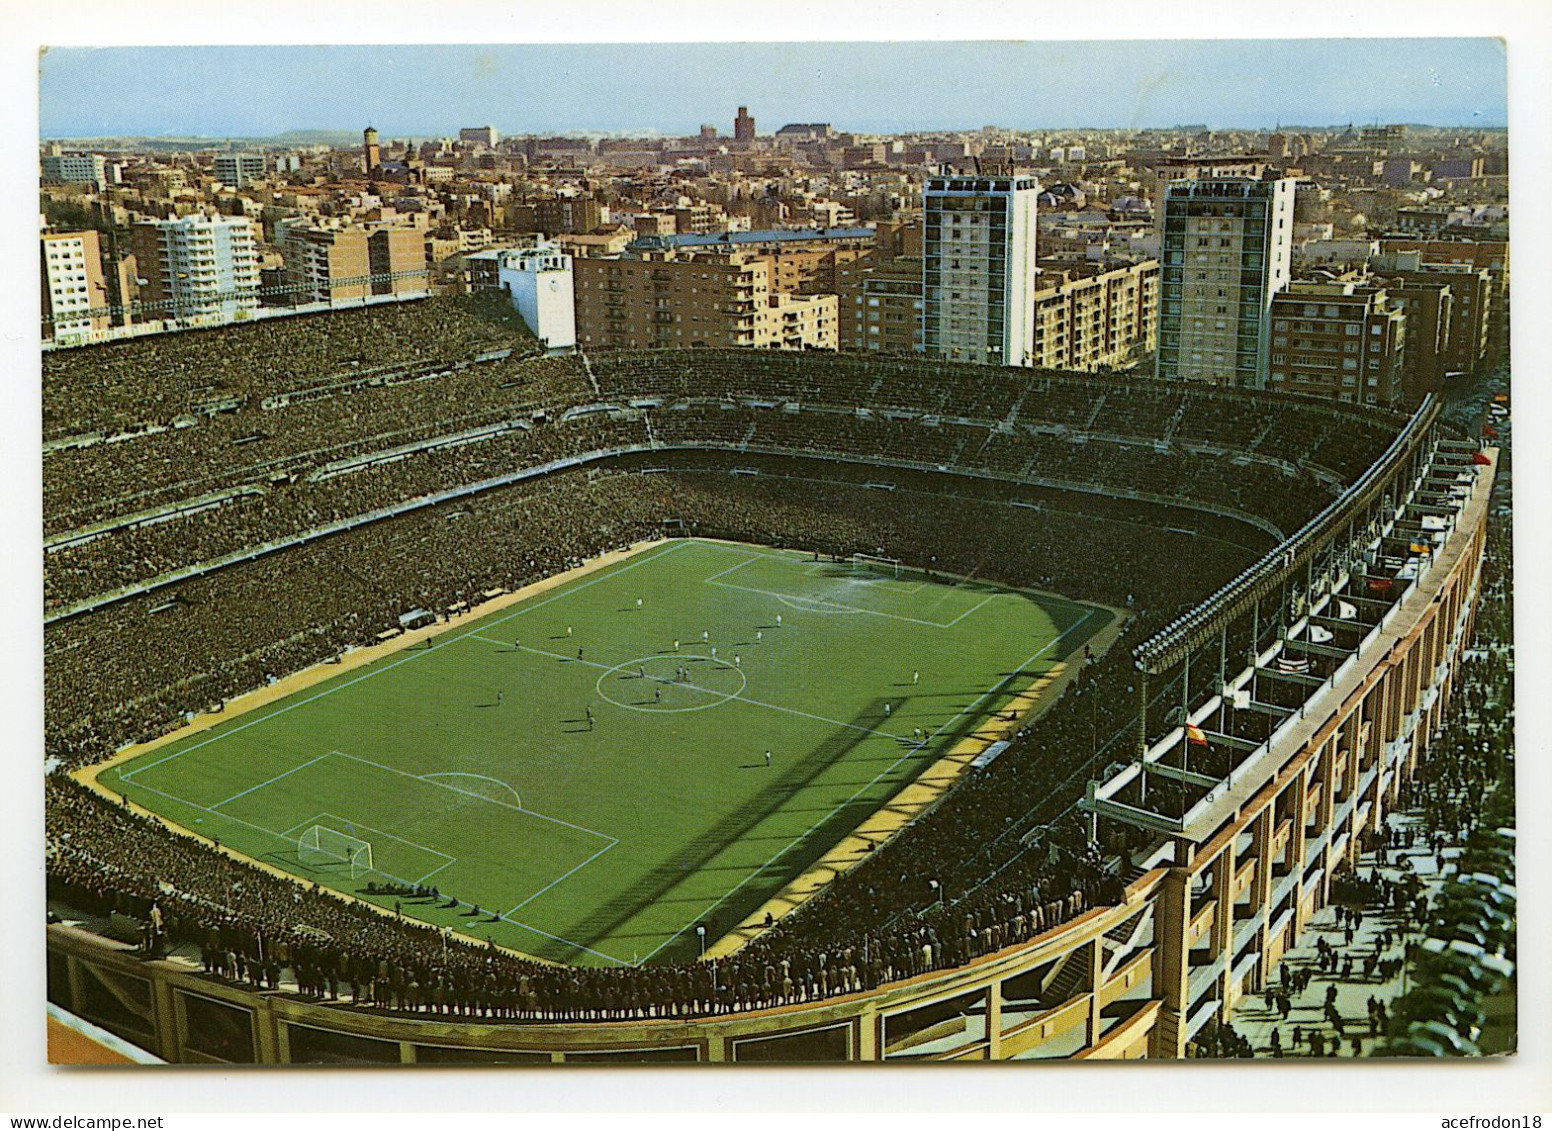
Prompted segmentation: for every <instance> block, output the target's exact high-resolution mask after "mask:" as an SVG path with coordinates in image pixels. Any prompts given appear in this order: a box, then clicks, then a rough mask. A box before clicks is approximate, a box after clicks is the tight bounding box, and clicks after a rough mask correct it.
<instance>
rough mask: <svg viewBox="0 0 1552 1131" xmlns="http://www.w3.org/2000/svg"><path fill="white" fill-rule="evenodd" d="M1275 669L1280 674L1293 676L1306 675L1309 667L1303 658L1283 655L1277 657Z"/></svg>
mask: <svg viewBox="0 0 1552 1131" xmlns="http://www.w3.org/2000/svg"><path fill="white" fill-rule="evenodd" d="M1276 667H1277V670H1278V671H1280V672H1289V673H1291V674H1293V675H1307V674H1308V673H1309V668H1310V665H1309V661H1308V660H1306V659H1305V658H1304V657H1303V656H1288V655H1283V656H1278V657H1277V661H1276Z"/></svg>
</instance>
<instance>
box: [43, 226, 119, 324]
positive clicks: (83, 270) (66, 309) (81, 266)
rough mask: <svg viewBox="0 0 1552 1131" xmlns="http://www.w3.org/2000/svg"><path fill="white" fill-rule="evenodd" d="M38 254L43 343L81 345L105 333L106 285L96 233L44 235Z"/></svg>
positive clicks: (52, 233) (49, 233)
mask: <svg viewBox="0 0 1552 1131" xmlns="http://www.w3.org/2000/svg"><path fill="white" fill-rule="evenodd" d="M40 250H41V254H42V268H43V269H42V272H41V279H42V283H43V340H44V341H55V342H69V341H81V340H85V339H86V338H88V337H90V335H92V334H94V333H97V332H99V331H102V330H106V329H107V328H108V325H109V319H108V309H107V308H108V285H107V282H106V280H105V279H104V278H103V274H102V257H101V255H100V251H99V245H98V242H97V233H96V232H93V231H86V232H45V233H43V239H42V247H41V249H40Z"/></svg>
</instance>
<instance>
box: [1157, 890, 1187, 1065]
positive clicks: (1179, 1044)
mask: <svg viewBox="0 0 1552 1131" xmlns="http://www.w3.org/2000/svg"><path fill="white" fill-rule="evenodd" d="M1156 907H1157V910H1156V911H1155V912H1154V922H1153V994H1154V996H1155V997H1157V998H1159V999H1160V1000H1161V1001H1162V1002H1163V1005H1162V1006H1161V1008H1160V1009H1159V1020H1158V1023H1157V1024H1156V1025H1154V1027H1153V1032H1152V1033H1151V1034H1150V1035H1149V1040H1148V1055H1149V1056H1150V1057H1153V1058H1154V1059H1156V1060H1179V1059H1180V1058H1182V1057H1184V1056H1185V1053H1186V1021H1187V1017H1186V1009H1187V1007H1188V1005H1189V1003H1188V1002H1187V1001H1186V994H1187V992H1188V989H1187V987H1188V985H1189V982H1188V978H1189V977H1190V964H1191V955H1190V951H1189V949H1188V948H1187V946H1186V930H1187V927H1188V926H1189V923H1190V915H1191V887H1190V876H1189V875H1188V874H1187V873H1186V872H1185V870H1184V869H1181V868H1171V869H1170V870H1169V872H1168V874H1166V875H1165V877H1164V882H1163V883H1162V884H1161V885H1160V888H1159V897H1158V902H1157V904H1156Z"/></svg>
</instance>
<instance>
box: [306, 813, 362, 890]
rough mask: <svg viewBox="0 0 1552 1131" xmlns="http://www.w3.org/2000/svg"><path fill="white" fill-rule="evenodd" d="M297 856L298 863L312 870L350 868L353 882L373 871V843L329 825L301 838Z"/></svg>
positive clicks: (309, 830)
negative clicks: (334, 867)
mask: <svg viewBox="0 0 1552 1131" xmlns="http://www.w3.org/2000/svg"><path fill="white" fill-rule="evenodd" d="M296 854H297V860H298V862H300V863H302V864H304V865H306V866H308V867H311V868H316V867H320V866H328V865H337V864H343V865H346V866H348V867H349V868H350V878H351V879H353V880H354V879H357V878H359V877H361V876H363V875H365V874H366V873H368V872H370V871H372V870H373V869H372V843H371V841H366V840H362V839H361V838H360V837H356V836H351V835H350V834H349V833H342V832H340V831H339V830H338V829H331V828H330V827H329V826H328V825H313V826H312V827H311V828H309V829H308V830H307V831H306V832H304V833H303V834H302V835H301V836H300V837H298V838H297V842H296Z"/></svg>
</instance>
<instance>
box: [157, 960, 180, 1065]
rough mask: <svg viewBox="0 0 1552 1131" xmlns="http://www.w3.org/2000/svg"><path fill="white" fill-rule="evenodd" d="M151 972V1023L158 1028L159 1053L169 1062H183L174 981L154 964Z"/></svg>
mask: <svg viewBox="0 0 1552 1131" xmlns="http://www.w3.org/2000/svg"><path fill="white" fill-rule="evenodd" d="M148 973H150V974H151V1024H152V1025H153V1026H154V1027H155V1029H156V1043H157V1046H158V1047H157V1055H158V1056H160V1057H161V1058H162V1059H163V1060H165V1061H166V1062H167V1063H168V1064H181V1063H182V1062H183V1034H182V1026H180V1025H179V1024H178V1003H177V1002H176V1001H175V1000H173V992H174V991H173V988H172V981H171V979H169V978H168V977H166V975H165V974H164V973H162V972H160V971H157V970H156V969H155V967H154V966H153V967H152V968H151V970H149V971H148Z"/></svg>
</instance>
